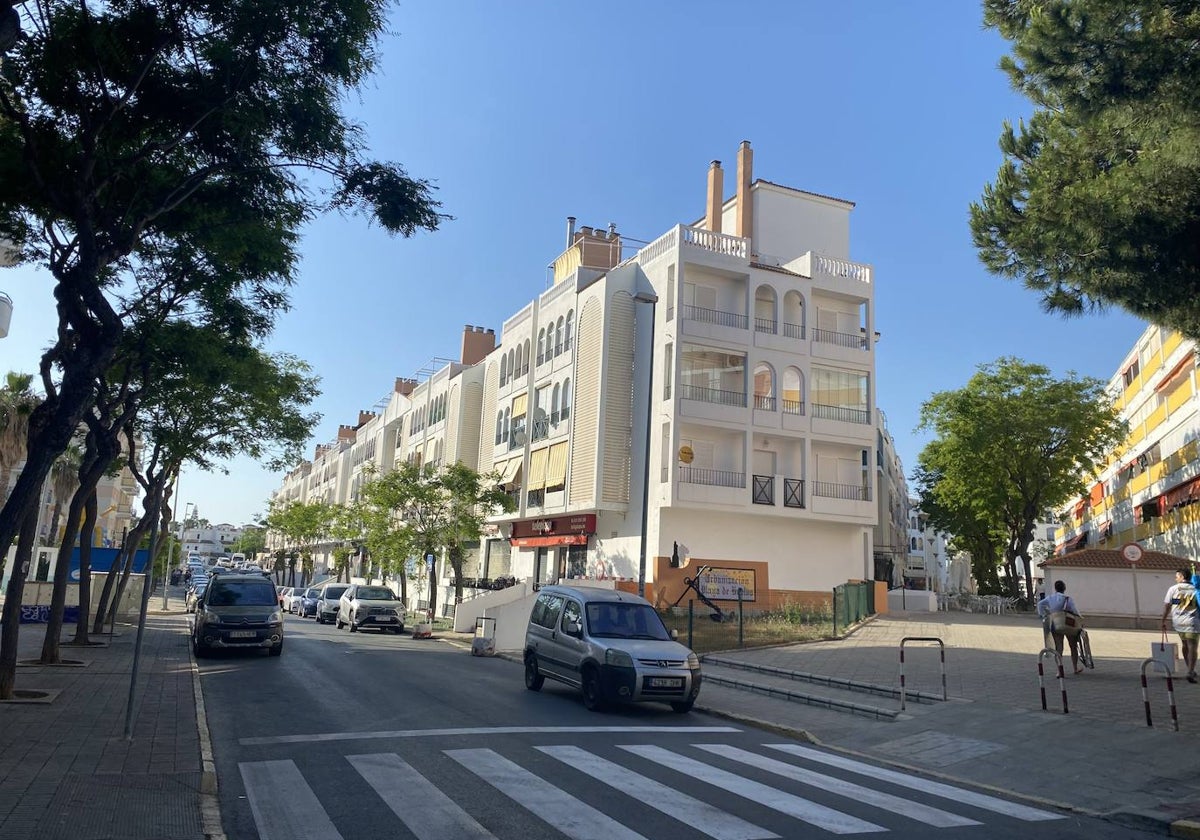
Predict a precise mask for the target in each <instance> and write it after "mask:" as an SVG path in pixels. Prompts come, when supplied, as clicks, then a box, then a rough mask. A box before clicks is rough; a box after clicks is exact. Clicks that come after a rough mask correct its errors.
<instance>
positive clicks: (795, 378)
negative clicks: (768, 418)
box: [780, 367, 804, 414]
mask: <svg viewBox="0 0 1200 840" xmlns="http://www.w3.org/2000/svg"><path fill="white" fill-rule="evenodd" d="M780 397H781V399H780V408H782V409H783V411H784V413H785V414H803V413H804V382H803V380H802V379H801V378H800V371H799V370H798V369H797V368H794V367H789V368H784V370H783V392H782V393H781V394H780Z"/></svg>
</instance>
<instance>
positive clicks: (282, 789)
mask: <svg viewBox="0 0 1200 840" xmlns="http://www.w3.org/2000/svg"><path fill="white" fill-rule="evenodd" d="M238 769H239V770H241V771H242V783H243V784H244V785H245V786H246V799H248V800H249V801H250V811H251V813H253V814H254V824H255V825H256V826H258V836H259V840H342V835H341V834H339V833H338V830H337V829H336V828H335V827H334V825H333V822H332V821H331V820H330V819H329V814H327V813H325V809H324V808H322V807H321V803H320V801H319V800H318V799H317V795H316V794H315V793H313V789H312V788H310V787H309V786H308V782H306V781H304V776H302V775H301V774H300V769H299V768H298V767H297V766H296V763H295V762H293V761H291V760H288V759H284V760H281V761H243V762H241V763H240V764H238Z"/></svg>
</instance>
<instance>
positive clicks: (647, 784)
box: [238, 742, 1062, 840]
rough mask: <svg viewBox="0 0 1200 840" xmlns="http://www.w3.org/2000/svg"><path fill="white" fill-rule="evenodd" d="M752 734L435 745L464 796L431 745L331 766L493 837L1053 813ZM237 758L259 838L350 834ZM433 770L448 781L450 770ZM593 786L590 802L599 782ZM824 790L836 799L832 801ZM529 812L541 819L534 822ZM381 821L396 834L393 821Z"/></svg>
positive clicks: (643, 835)
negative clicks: (516, 825)
mask: <svg viewBox="0 0 1200 840" xmlns="http://www.w3.org/2000/svg"><path fill="white" fill-rule="evenodd" d="M754 747H755V749H745V748H743V747H738V746H734V745H731V744H727V743H703V742H700V743H692V744H688V745H686V746H675V747H673V748H670V749H668V748H666V747H663V746H658V745H654V744H621V743H615V744H612V745H610V746H608V748H607V749H605V748H600V749H587V748H584V747H582V746H578V745H573V744H561V745H558V744H556V745H540V746H539V745H528V746H525V745H522V746H521V747H519V748H509V749H507V750H505V751H504V753H503V754H502V752H500V751H498V750H496V749H492V748H488V747H469V748H454V749H443V750H435V751H433V753H432V756H433V760H434V761H439V762H441V763H442V766H441V767H440V768H439V772H440V773H441V774H445V773H447V772H449V773H454V772H458V773H459V774H460V775H462V773H463V772H464V771H465V774H466V776H463V778H467V779H474V780H477V781H478V782H482V783H483V786H479V785H475V786H474V788H473V789H474V790H475V792H474V793H473V794H472V795H470V796H469V797H464V796H463V795H462V794H461V791H462V790H464V789H465V788H464V787H463V786H462V785H454V786H449V787H452V789H454V790H456V791H459V792H460V793H459V799H458V800H457V801H456V799H455V798H453V797H452V796H450V795H448V794H447V793H446V792H445V790H444V789H443V787H447V786H445V785H443V786H439V784H437V782H436V781H435V780H433V779H431V778H428V776H427V774H428V772H429V767H428V765H429V761H430V757H429V756H428V755H427V756H425V757H424V758H425V761H424V763H422V762H415V761H414V762H410V761H409V760H406V758H405V757H404V756H402V755H400V754H399V753H395V752H386V753H362V754H355V755H345V756H340V757H339V760H340V761H341V762H345V763H344V764H339V766H338V769H337V770H336V772H338V773H343V774H344V773H345V772H346V771H353V772H354V773H356V774H357V775H358V776H361V778H362V779H363V780H364V781H365V782H366V784H367V786H368V787H369V788H370V790H371V791H373V793H374V795H375V796H377V797H378V798H379V800H381V802H382V803H383V805H384V806H386V808H387V809H389V810H390V811H391V813H392V814H393V815H394V816H395V818H396V819H397V820H399V822H400V823H402V824H403V826H404V827H405V828H406V829H407V831H408V832H409V833H410V834H411V836H413V837H415V838H417V840H447V838H463V839H464V840H497V838H498V837H512V836H519V837H531V836H541V835H540V834H539V832H541V834H545V833H546V832H547V829H553V830H554V831H556V832H558V833H559V834H561V835H562V836H565V837H568V838H571V840H651V838H655V837H671V838H675V837H680V836H697V837H700V836H707V837H711V838H713V840H769V838H779V837H788V836H799V835H800V834H802V835H803V836H805V837H808V836H813V835H815V834H820V833H822V832H824V833H829V834H834V835H840V834H869V833H882V832H888V831H892V830H895V829H901V828H903V829H907V830H914V829H917V830H922V833H924V832H923V827H927V828H928V829H955V828H960V827H969V826H979V825H981V824H982V823H983V822H984V821H988V820H997V821H999V820H1002V819H1003V820H1012V821H1017V822H1021V823H1040V822H1047V821H1052V820H1058V819H1062V816H1061V815H1059V814H1056V813H1053V812H1050V811H1045V810H1042V809H1038V808H1033V807H1030V806H1027V805H1023V804H1020V803H1016V802H1009V801H1006V800H1004V799H1000V798H998V797H995V796H989V795H987V794H984V793H979V792H976V791H971V790H967V789H963V788H957V787H954V786H953V785H948V784H944V783H940V782H934V781H932V780H928V779H923V778H919V777H914V776H909V775H907V774H905V773H901V772H898V771H895V770H889V769H886V768H881V767H876V766H874V765H871V764H867V763H864V762H861V761H856V760H854V759H851V758H848V757H845V756H842V755H836V754H831V753H825V752H822V751H820V750H817V749H813V748H811V747H807V746H804V745H801V744H795V743H765V744H756V745H754ZM602 752H605V753H607V754H608V756H607V757H606V756H605V755H602V754H601V753H602ZM410 758H411V757H410ZM547 759H549V760H550V761H549V763H547ZM417 765H420V768H419V767H418V766H417ZM238 768H239V770H240V773H241V778H242V782H243V784H244V786H245V794H246V799H247V801H248V803H249V806H250V811H251V814H252V816H253V820H254V824H255V827H256V828H257V831H258V835H259V838H260V840H343V838H344V837H347V836H349V837H353V836H354V835H353V832H352V830H350V829H347V828H345V827H343V828H341V829H339V827H338V825H337V824H336V821H335V819H334V818H332V817H331V816H330V813H329V811H327V809H326V806H325V805H323V804H322V801H321V798H320V797H319V796H318V794H317V792H316V791H315V790H314V789H313V787H312V786H310V784H309V780H308V779H306V777H305V774H304V772H303V771H302V770H301V768H300V766H298V765H297V764H296V763H295V762H294V761H292V760H291V759H274V760H267V761H243V762H240V763H239V765H238ZM439 778H441V779H442V780H443V781H444V779H445V778H446V777H445V775H441V776H440V777H439ZM760 779H769V780H772V783H768V782H767V781H760ZM865 782H874V783H881V784H882V785H883V786H884V787H888V788H892V789H899V790H911V791H915V792H918V793H919V796H906V795H899V794H897V793H895V792H889V791H888V790H883V789H879V788H878V787H872V786H870V785H869V784H866V783H865ZM776 785H778V786H776ZM684 788H686V789H687V790H684ZM489 790H490V791H491V793H490V794H489ZM596 790H601V791H603V799H602V801H603V804H604V809H603V810H601V809H600V808H597V807H596V806H595V805H594V804H589V803H588V802H587V801H584V799H583V798H581V796H584V795H586V794H587V792H589V791H593V792H594V791H596ZM362 795H367V796H369V795H370V794H369V793H364V794H362ZM489 796H491V797H492V798H493V802H499V803H500V804H501V806H502V807H503V810H504V813H505V814H506V819H505V820H504V821H502V822H503V824H502V825H499V826H497V825H496V823H497V822H498V821H497V820H496V819H495V813H496V810H495V808H493V809H492V810H491V811H489V809H488V808H486V807H483V805H481V803H485V802H486V801H487V800H488V797H489ZM810 797H812V798H810ZM588 798H591V799H592V801H593V802H596V801H598V800H597V795H596V794H594V793H593V795H591V796H588ZM462 799H468V800H469V801H465V802H464V801H461V800H462ZM818 799H820V800H824V801H823V802H822V801H817V800H818ZM831 800H832V801H834V802H835V804H836V805H837V807H835V806H834V805H831V804H829V803H830V802H831ZM931 801H932V802H936V804H931ZM841 803H845V804H844V805H842V804H841ZM513 806H519V807H518V808H514V807H513ZM473 811H474V812H475V813H472V812H473ZM651 811H652V812H654V814H656V815H658V816H657V820H658V821H657V822H655V821H654V820H653V819H647V818H646V817H645V815H646V814H647V813H648V812H651ZM735 812H736V813H735ZM767 812H770V814H768V813H767ZM489 813H490V814H491V822H489V817H488V814H489ZM514 813H522V814H524V815H525V816H524V817H523V819H526V820H528V821H529V822H527V826H529V828H528V829H526V830H522V831H520V832H518V833H516V834H514V833H513V830H512V825H511V815H512V814H514ZM781 819H782V820H783V823H782V825H786V826H789V827H790V831H789V829H787V828H785V829H782V831H784V833H780V832H781V822H780V820H781ZM759 823H765V824H763V825H760V824H759ZM538 824H540V827H539V828H536V829H535V828H533V826H536V825H538ZM664 826H670V827H669V828H665V827H664ZM814 830H815V831H814ZM343 831H347V832H348V833H347V834H343V833H342V832H343ZM505 831H507V832H508V833H507V834H506V833H505ZM496 832H499V833H498V834H497V833H496ZM388 834H389V836H394V832H389V833H388Z"/></svg>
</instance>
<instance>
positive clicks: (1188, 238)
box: [971, 0, 1200, 338]
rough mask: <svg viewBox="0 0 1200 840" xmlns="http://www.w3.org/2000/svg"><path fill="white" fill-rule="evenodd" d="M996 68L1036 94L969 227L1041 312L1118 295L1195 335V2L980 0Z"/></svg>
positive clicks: (1199, 245) (1198, 78) (1199, 227)
mask: <svg viewBox="0 0 1200 840" xmlns="http://www.w3.org/2000/svg"><path fill="white" fill-rule="evenodd" d="M983 5H984V22H985V24H986V25H987V26H988V27H990V28H993V29H996V30H998V31H999V32H1000V34H1001V35H1002V36H1003V37H1004V38H1005V39H1006V40H1008V41H1009V42H1011V44H1012V54H1011V55H1010V56H1006V57H1005V58H1004V59H1003V60H1002V62H1001V67H1002V69H1003V70H1004V72H1006V73H1007V74H1008V76H1009V78H1010V80H1011V81H1012V84H1013V87H1014V88H1015V89H1016V90H1018V91H1020V92H1021V93H1023V94H1024V95H1025V96H1027V97H1028V98H1029V99H1030V100H1031V101H1032V102H1033V103H1034V105H1035V106H1036V110H1035V112H1034V114H1033V115H1032V117H1031V118H1030V119H1029V120H1028V122H1024V121H1023V122H1021V123H1020V124H1019V126H1017V127H1016V128H1015V129H1014V128H1013V126H1012V125H1011V124H1008V123H1005V125H1004V129H1003V131H1002V133H1001V136H1000V149H1001V151H1002V152H1003V154H1004V162H1003V164H1002V165H1001V167H1000V171H999V172H998V174H997V175H996V179H995V181H994V182H993V183H991V184H989V185H988V186H987V187H986V188H985V190H984V193H983V197H982V198H981V199H980V201H979V202H977V203H975V204H973V205H972V206H971V232H972V235H973V238H974V241H975V246H976V247H977V248H978V250H979V254H980V257H981V258H982V260H983V262H984V264H985V265H986V266H987V267H988V269H990V270H991V271H993V272H994V273H996V274H999V275H1001V276H1003V277H1007V278H1014V279H1017V278H1019V279H1022V280H1023V281H1024V285H1025V287H1026V288H1027V289H1029V290H1031V291H1034V292H1037V293H1038V294H1040V296H1041V303H1042V306H1043V307H1044V308H1045V309H1046V310H1047V311H1050V312H1058V313H1062V314H1065V315H1074V314H1078V313H1081V312H1085V311H1088V310H1092V309H1096V308H1104V307H1106V306H1110V305H1111V306H1118V307H1121V308H1123V309H1125V310H1126V311H1128V312H1130V313H1132V314H1134V315H1136V316H1138V317H1139V318H1143V319H1145V320H1147V321H1151V322H1154V323H1158V324H1163V325H1166V326H1170V327H1174V328H1176V329H1178V330H1180V331H1181V332H1183V333H1184V334H1186V335H1188V336H1190V337H1192V338H1200V177H1198V176H1200V52H1198V51H1197V49H1196V44H1197V42H1200V8H1198V7H1197V6H1196V4H1195V3H1194V2H1191V0H1121V2H1113V0H1043V2H1036V3H1034V2H1030V0H985V2H984V4H983Z"/></svg>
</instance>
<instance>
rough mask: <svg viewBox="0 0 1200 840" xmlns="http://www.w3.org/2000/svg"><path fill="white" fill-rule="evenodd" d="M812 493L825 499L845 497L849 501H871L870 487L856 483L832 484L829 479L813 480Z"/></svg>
mask: <svg viewBox="0 0 1200 840" xmlns="http://www.w3.org/2000/svg"><path fill="white" fill-rule="evenodd" d="M812 490H813V495H814V496H822V497H824V498H826V499H845V500H846V501H850V502H869V501H871V488H870V487H863V486H861V485H858V484H834V483H832V482H829V481H814V482H813V488H812Z"/></svg>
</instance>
